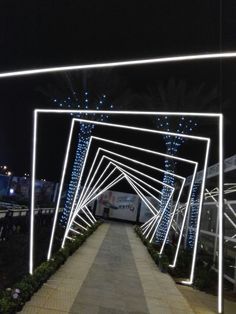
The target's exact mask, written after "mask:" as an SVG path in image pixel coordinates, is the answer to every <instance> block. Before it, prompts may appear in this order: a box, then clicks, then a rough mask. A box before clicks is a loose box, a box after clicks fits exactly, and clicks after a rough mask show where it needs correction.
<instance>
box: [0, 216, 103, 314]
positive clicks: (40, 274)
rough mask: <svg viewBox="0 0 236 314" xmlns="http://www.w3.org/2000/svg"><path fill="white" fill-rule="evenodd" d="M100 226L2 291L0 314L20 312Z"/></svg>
mask: <svg viewBox="0 0 236 314" xmlns="http://www.w3.org/2000/svg"><path fill="white" fill-rule="evenodd" d="M100 224H101V222H97V223H96V224H94V225H93V226H92V227H91V228H89V229H88V230H87V231H86V232H84V234H83V235H80V236H77V237H75V238H74V241H70V242H67V243H66V245H65V247H64V248H63V249H60V250H59V251H58V252H56V253H55V254H54V255H53V257H52V258H51V259H50V260H49V261H47V262H44V263H42V264H41V265H40V266H39V267H37V268H36V269H35V270H34V273H33V275H27V276H25V277H24V278H23V279H22V280H21V281H20V282H18V283H16V284H15V285H14V287H13V288H7V289H6V290H5V291H2V292H1V293H0V313H2V314H14V313H16V312H17V311H20V310H21V309H22V307H23V306H24V304H25V303H26V302H27V301H28V300H30V298H31V297H32V295H33V294H34V293H35V292H36V291H37V290H38V289H39V288H40V287H41V286H42V285H43V284H44V283H45V282H46V281H47V280H48V278H49V277H50V276H51V275H53V274H54V273H55V272H56V271H57V270H58V268H59V267H60V266H61V265H62V264H64V263H65V261H66V260H67V258H68V257H69V256H70V255H72V254H73V253H74V252H75V251H76V250H77V249H78V248H79V247H80V246H81V245H82V244H83V243H84V241H86V239H87V238H88V237H89V236H90V235H91V234H92V233H93V232H94V231H95V230H96V229H97V227H98V226H99V225H100Z"/></svg>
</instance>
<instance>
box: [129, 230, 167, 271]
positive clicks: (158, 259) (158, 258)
mask: <svg viewBox="0 0 236 314" xmlns="http://www.w3.org/2000/svg"><path fill="white" fill-rule="evenodd" d="M134 230H135V231H136V233H137V234H138V236H139V237H140V239H141V241H142V242H143V244H144V245H145V246H146V247H147V250H148V252H149V254H150V255H151V257H152V258H153V260H154V262H155V263H156V265H157V266H158V267H159V268H160V270H161V271H162V272H163V273H166V272H167V271H168V266H169V258H168V256H167V255H165V254H162V255H160V254H159V253H158V251H160V249H161V248H160V247H159V246H158V245H157V244H154V243H150V242H149V241H148V240H147V239H145V237H144V236H143V234H142V232H141V230H140V228H139V227H138V226H135V228H134Z"/></svg>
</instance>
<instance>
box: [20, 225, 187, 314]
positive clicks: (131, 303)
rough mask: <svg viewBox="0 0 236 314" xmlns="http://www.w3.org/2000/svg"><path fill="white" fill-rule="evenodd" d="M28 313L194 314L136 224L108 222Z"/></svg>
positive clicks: (32, 302) (36, 298)
mask: <svg viewBox="0 0 236 314" xmlns="http://www.w3.org/2000/svg"><path fill="white" fill-rule="evenodd" d="M22 312H23V313H36V314H37V313H40V314H42V313H45V314H46V313H49V314H50V313H78V314H85V313H86V314H108V313H109V314H128V313H129V314H159V313H160V314H171V313H175V314H191V313H193V311H192V310H191V308H190V306H189V304H188V303H187V301H186V300H185V299H184V297H183V295H182V294H181V292H180V291H179V290H178V289H177V287H176V285H175V284H174V282H173V280H172V279H171V278H170V277H169V275H167V274H163V273H161V272H160V271H159V270H158V268H157V267H156V265H155V264H154V263H153V261H152V259H151V258H150V256H149V254H148V252H147V250H146V248H145V247H144V246H143V244H142V243H141V241H140V240H139V239H138V238H137V236H136V234H135V233H134V231H133V228H132V226H129V225H126V224H121V223H111V224H103V225H102V226H100V227H99V228H98V230H97V231H96V232H95V233H94V234H93V235H92V236H91V237H90V238H89V239H88V240H87V241H86V243H85V244H84V245H83V246H82V247H81V248H80V249H79V250H78V251H77V252H76V253H75V254H74V255H73V256H71V257H70V258H69V259H68V261H67V262H66V263H65V264H64V265H63V266H62V267H61V268H60V269H59V271H58V272H57V273H56V274H55V275H54V276H53V277H51V279H50V280H49V281H48V282H47V284H45V285H44V286H43V287H42V288H41V289H40V290H39V291H38V292H37V293H36V294H35V295H34V296H33V297H32V299H31V300H30V302H28V303H27V304H26V305H25V307H24V310H23V311H22Z"/></svg>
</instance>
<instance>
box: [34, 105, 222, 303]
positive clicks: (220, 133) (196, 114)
mask: <svg viewBox="0 0 236 314" xmlns="http://www.w3.org/2000/svg"><path fill="white" fill-rule="evenodd" d="M39 112H48V113H49V112H50V113H53V112H55V113H67V114H68V113H82V112H84V113H85V111H80V110H48V109H45V110H43V109H39V110H35V113H34V134H33V158H32V163H33V167H32V168H33V169H32V187H33V188H34V182H35V163H36V137H37V114H38V113H39ZM86 112H87V113H92V112H93V111H86ZM93 113H107V114H115V113H116V114H131V115H134V114H138V115H141V114H144V115H146V114H156V115H171V116H174V115H177V116H180V115H181V116H201V117H215V118H218V119H219V144H220V145H219V163H220V167H219V190H220V193H219V194H220V195H219V271H218V274H220V273H221V272H222V274H223V260H222V256H223V246H222V245H221V241H220V240H221V236H223V215H222V213H223V212H222V210H223V206H222V205H223V197H221V194H222V193H221V191H222V190H223V189H222V185H223V165H222V164H223V115H222V114H204V113H200V114H198V113H185V112H172V113H168V112H151V113H149V112H148V113H147V112H144V113H143V112H134V111H133V112H125V111H121V112H119V111H118V112H110V111H102V112H101V111H94V112H93ZM132 129H138V128H135V127H132ZM144 130H145V129H144ZM179 135H180V134H178V135H177V136H179ZM189 138H193V136H189ZM197 138H199V137H197ZM208 150H209V147H208ZM205 161H206V158H205ZM221 163H222V164H221ZM206 164H207V163H206V162H205V165H206ZM205 170H206V169H205ZM203 179H204V180H205V176H204V175H203ZM33 190H34V189H33ZM33 190H32V193H31V197H32V204H31V212H32V215H31V230H30V231H31V232H30V235H31V237H30V240H31V244H30V271H31V272H32V271H33V259H32V257H33V255H32V253H33V244H32V243H33V221H34V217H33V213H34V211H33V210H34V191H33ZM221 227H222V228H221ZM198 229H199V226H198V228H197V230H196V236H198V235H199V230H198ZM221 232H222V234H221ZM194 255H195V259H196V250H194ZM218 283H219V285H218V292H219V293H218V295H219V298H218V305H220V304H221V305H222V288H223V285H222V277H221V276H219V279H218Z"/></svg>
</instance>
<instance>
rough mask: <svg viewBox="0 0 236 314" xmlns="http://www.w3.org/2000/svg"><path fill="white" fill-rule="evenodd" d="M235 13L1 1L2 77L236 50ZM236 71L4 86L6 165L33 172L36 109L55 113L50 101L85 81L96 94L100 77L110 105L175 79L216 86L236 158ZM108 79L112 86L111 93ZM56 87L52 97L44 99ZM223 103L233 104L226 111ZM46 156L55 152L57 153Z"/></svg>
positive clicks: (198, 68)
mask: <svg viewBox="0 0 236 314" xmlns="http://www.w3.org/2000/svg"><path fill="white" fill-rule="evenodd" d="M235 13H236V3H235V1H233V0H228V1H216V0H199V1H173V0H172V1H170V0H164V1H156V0H154V1H138V0H136V1H131V0H129V1H112V0H110V1H94V0H86V1H74V0H73V1H71V0H66V1H58V0H55V1H50V0H47V1H43V0H41V1H24V0H22V1H16V0H15V1H11V0H8V1H1V4H0V52H1V53H0V55H1V58H0V71H1V72H4V71H10V70H18V69H25V68H36V67H46V66H57V65H70V64H79V63H81V64H82V63H90V62H97V61H109V60H121V59H122V60H125V59H135V58H148V57H161V56H166V55H170V56H171V55H179V54H191V53H205V52H218V51H221V50H222V51H226V50H234V49H235V50H236V41H235V36H236V35H235V34H236V15H235ZM235 70H236V61H233V60H232V61H227V62H222V63H221V62H219V61H214V62H201V63H198V64H196V63H194V64H189V63H188V64H184V65H183V64H181V65H171V66H159V67H157V66H152V67H150V66H149V67H145V68H142V69H140V68H139V69H136V68H135V69H127V70H126V69H123V70H113V71H111V73H110V72H109V71H108V72H109V73H108V74H107V73H105V74H104V73H101V72H98V73H97V72H95V73H94V72H93V73H91V72H89V73H88V74H87V75H86V76H85V75H84V74H83V75H82V74H80V75H77V76H76V74H71V75H69V74H68V76H66V75H65V74H64V75H62V74H60V75H41V76H37V77H27V78H14V79H13V78H12V79H7V80H1V81H0V101H1V109H2V110H1V115H0V164H2V163H7V164H8V165H9V166H10V167H11V168H12V170H13V171H14V173H15V174H17V175H21V174H23V173H24V172H29V170H30V159H31V157H30V153H31V148H30V145H31V134H32V133H31V130H32V125H31V119H32V111H33V109H34V108H35V107H44V108H46V107H47V108H55V106H54V105H53V104H52V102H51V98H50V96H51V95H52V94H53V95H54V96H57V93H58V95H61V94H64V95H66V93H67V94H69V93H70V87H71V86H72V87H73V88H75V89H77V90H83V88H84V87H85V82H86V80H85V77H89V79H88V80H87V82H88V83H87V84H88V85H89V88H91V90H92V89H93V86H92V83H91V82H92V78H91V77H93V75H95V76H96V80H95V81H96V84H95V85H96V90H97V92H99V90H98V86H100V88H101V93H103V92H104V91H105V92H106V93H108V94H109V92H110V94H111V95H109V96H110V97H111V99H113V98H115V97H114V95H113V93H114V94H115V95H116V96H117V94H118V93H120V91H122V88H121V86H123V84H124V85H125V88H124V89H123V91H124V90H125V89H131V90H133V91H135V92H137V91H138V92H139V91H141V90H142V89H143V90H144V91H145V90H147V89H148V87H149V86H152V85H155V84H156V82H162V81H166V80H168V78H169V77H175V78H176V80H179V79H184V80H185V81H186V82H187V84H188V86H194V85H199V84H201V83H202V82H204V83H205V84H206V89H208V90H209V89H211V88H213V87H215V86H216V87H217V89H218V94H219V98H218V102H217V104H216V105H215V107H214V108H211V110H213V111H223V112H224V113H225V114H226V122H227V125H226V156H229V155H232V154H234V153H235V152H236V149H235V148H234V143H231V141H230V139H229V138H230V133H232V132H235V131H236V129H235V127H234V125H235V110H234V106H235V105H234V103H235V100H236V97H235V84H236V80H235ZM100 77H101V79H100ZM104 77H105V78H106V80H105V79H104ZM108 77H111V80H112V81H113V86H112V89H111V90H109V88H108V85H109V84H108V83H107V81H108V79H107V78H108ZM68 78H69V79H68ZM124 81H125V83H124ZM71 82H72V83H71ZM89 82H90V83H89ZM104 82H105V83H104ZM99 83H100V85H99ZM49 85H50V90H51V91H52V90H53V93H51V95H50V96H48V95H45V94H44V93H42V90H43V91H45V90H48V86H49ZM222 100H228V101H229V103H230V105H228V106H227V107H226V106H224V105H223V106H222ZM45 128H48V133H50V134H51V133H53V132H54V131H55V129H56V131H57V139H56V140H55V141H56V143H60V142H63V141H65V140H66V136H67V135H65V129H66V128H64V127H63V124H62V122H51V123H49V124H48V125H47V126H46V124H45ZM52 130H54V131H52ZM66 132H67V129H66ZM42 149H43V148H42ZM47 149H49V151H50V153H51V150H52V148H51V150H50V148H48V147H47V146H45V147H44V150H47ZM63 151H64V148H63V149H62V150H61V151H60V152H58V156H59V157H58V159H60V158H62V156H63ZM48 168H49V169H47V173H45V172H43V170H42V171H41V172H40V173H39V176H46V175H47V174H48V177H49V179H54V178H58V173H57V168H53V167H49V166H48ZM50 169H51V171H50Z"/></svg>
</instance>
